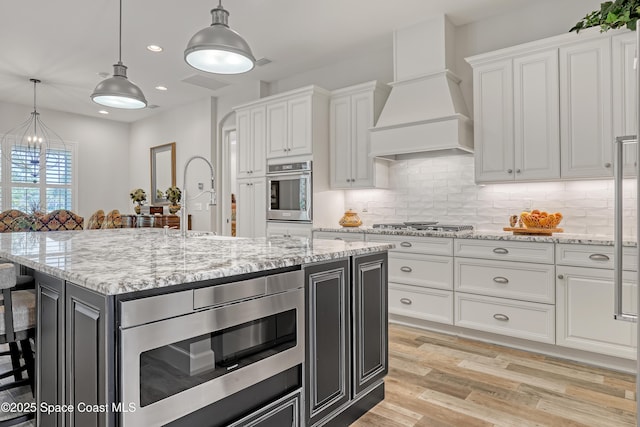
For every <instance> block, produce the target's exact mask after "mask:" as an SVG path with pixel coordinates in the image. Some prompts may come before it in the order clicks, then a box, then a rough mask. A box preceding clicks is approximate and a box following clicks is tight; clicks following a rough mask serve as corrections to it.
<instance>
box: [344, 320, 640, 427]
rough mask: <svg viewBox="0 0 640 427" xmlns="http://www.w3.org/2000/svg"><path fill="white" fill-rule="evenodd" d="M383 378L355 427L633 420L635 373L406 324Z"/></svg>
mask: <svg viewBox="0 0 640 427" xmlns="http://www.w3.org/2000/svg"><path fill="white" fill-rule="evenodd" d="M385 382H386V397H385V400H384V401H382V402H380V403H379V404H378V405H377V406H376V407H374V408H373V409H372V410H371V411H369V412H368V413H367V414H365V415H364V416H363V417H362V418H360V419H359V420H358V421H357V422H355V423H354V424H352V426H351V427H400V426H402V427H460V426H462V427H474V426H477V427H488V426H514V427H522V426H553V427H565V426H566V427H578V426H593V427H608V426H611V427H624V426H634V427H635V425H636V421H635V419H636V418H635V417H636V413H635V412H636V409H635V406H636V403H635V376H634V375H629V374H625V373H620V372H616V371H610V370H606V369H601V368H597V367H593V366H589V365H584V364H580V363H575V362H570V361H567V360H563V359H558V358H554V357H549V356H544V355H540V354H535V353H529V352H525V351H521V350H514V349H510V348H507V347H501V346H496V345H491V344H487V343H482V342H478V341H473V340H468V339H464V338H457V337H454V336H449V335H444V334H438V333H434V332H428V331H423V330H419V329H413V328H409V327H405V326H399V325H390V326H389V375H388V376H387V378H386V380H385Z"/></svg>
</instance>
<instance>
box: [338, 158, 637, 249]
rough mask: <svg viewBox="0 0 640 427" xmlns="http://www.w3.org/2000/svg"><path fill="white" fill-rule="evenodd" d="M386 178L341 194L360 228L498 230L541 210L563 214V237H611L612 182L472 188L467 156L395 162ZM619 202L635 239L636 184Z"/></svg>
mask: <svg viewBox="0 0 640 427" xmlns="http://www.w3.org/2000/svg"><path fill="white" fill-rule="evenodd" d="M389 175H390V176H389V179H390V186H389V189H386V190H349V191H346V192H345V207H346V208H350V209H355V210H356V211H357V212H358V213H359V215H360V218H361V219H362V221H363V223H364V225H372V224H374V223H378V222H402V221H416V220H437V221H439V222H441V223H456V224H471V225H473V226H474V227H475V228H476V230H480V231H502V227H505V226H508V218H509V215H512V214H519V213H520V212H521V211H523V210H531V209H540V210H546V211H548V212H562V214H563V216H564V219H563V221H562V224H561V225H560V227H562V228H563V229H564V230H565V233H572V234H573V233H578V234H591V235H598V236H611V235H613V226H614V225H613V209H614V200H613V192H614V185H613V179H608V180H584V181H562V182H560V181H556V182H531V183H513V184H510V183H505V184H487V185H476V184H475V183H474V163H473V155H471V154H469V155H466V154H465V155H452V156H446V157H433V158H421V159H409V160H400V161H395V162H392V163H390V171H389ZM623 198H624V202H623V206H624V229H623V232H624V235H625V237H627V238H635V231H636V181H635V180H632V179H628V180H625V182H624V197H623Z"/></svg>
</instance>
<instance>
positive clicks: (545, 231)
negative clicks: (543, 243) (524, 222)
mask: <svg viewBox="0 0 640 427" xmlns="http://www.w3.org/2000/svg"><path fill="white" fill-rule="evenodd" d="M503 230H504V231H512V232H513V234H516V235H517V234H525V235H526V234H528V235H537V236H551V235H552V234H553V233H563V232H564V230H563V229H562V228H533V227H531V228H527V227H504V228H503Z"/></svg>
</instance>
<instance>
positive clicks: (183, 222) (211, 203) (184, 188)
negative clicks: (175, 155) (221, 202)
mask: <svg viewBox="0 0 640 427" xmlns="http://www.w3.org/2000/svg"><path fill="white" fill-rule="evenodd" d="M195 159H202V160H204V161H205V162H206V163H207V165H209V169H210V170H211V190H210V191H209V192H210V193H211V198H210V199H209V206H215V205H216V174H215V172H214V170H213V165H212V164H211V162H209V160H207V159H205V158H204V157H202V156H193V157H191V158H190V159H189V160H187V163H185V165H184V177H183V179H182V196H183V198H184V201H183V202H182V209H181V213H182V219H181V224H180V234H181V235H182V237H187V228H188V220H189V216H188V215H187V169H188V168H189V163H191V162H192V161H193V160H195ZM200 194H202V193H200ZM200 194H198V196H199V195H200ZM198 196H196V197H198Z"/></svg>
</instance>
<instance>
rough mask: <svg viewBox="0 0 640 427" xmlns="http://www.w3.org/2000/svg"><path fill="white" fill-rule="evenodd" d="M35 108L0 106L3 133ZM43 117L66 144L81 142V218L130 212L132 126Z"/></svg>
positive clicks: (58, 115) (51, 114)
mask: <svg viewBox="0 0 640 427" xmlns="http://www.w3.org/2000/svg"><path fill="white" fill-rule="evenodd" d="M31 111H33V109H32V108H31V107H27V106H23V105H15V104H7V103H0V133H5V132H7V131H9V130H10V129H12V128H15V127H16V126H17V125H18V124H20V123H22V122H23V121H25V120H27V118H28V117H29V115H30V113H31ZM38 111H39V112H40V114H41V115H40V118H41V119H42V121H43V122H44V123H45V125H47V126H48V127H49V128H51V130H53V131H54V132H56V133H57V134H58V135H59V136H60V137H61V138H62V139H63V140H64V141H65V142H76V143H77V148H78V151H77V156H78V162H77V164H78V174H77V177H78V194H77V208H76V211H77V213H78V214H79V215H81V216H83V217H84V218H85V222H86V220H88V218H89V216H90V215H91V214H92V213H93V212H95V211H96V210H97V209H103V210H104V211H105V212H107V211H109V210H111V209H119V210H120V211H121V212H127V209H128V203H129V190H130V189H129V124H127V123H119V122H114V121H112V120H104V119H97V118H92V117H87V116H80V115H77V114H70V113H62V112H59V111H53V110H45V109H39V110H38Z"/></svg>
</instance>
